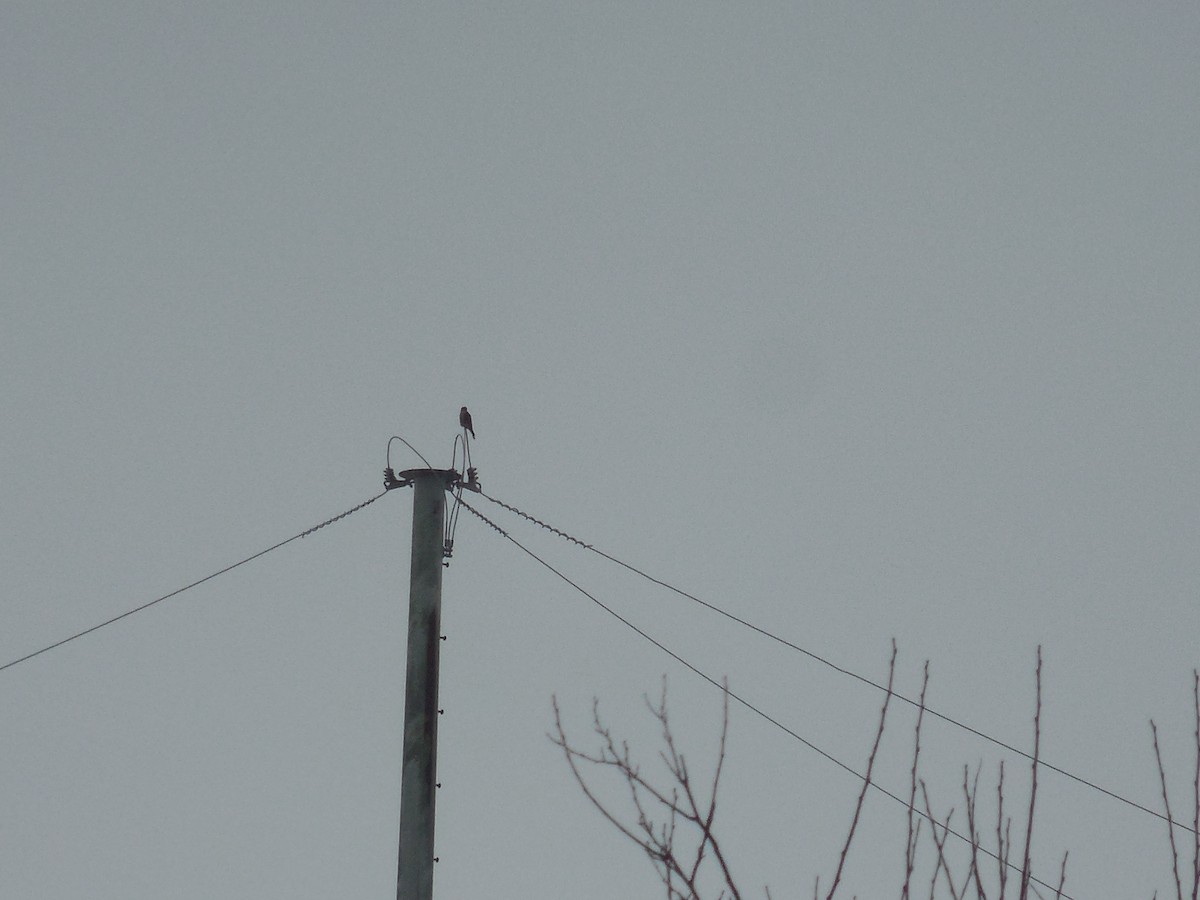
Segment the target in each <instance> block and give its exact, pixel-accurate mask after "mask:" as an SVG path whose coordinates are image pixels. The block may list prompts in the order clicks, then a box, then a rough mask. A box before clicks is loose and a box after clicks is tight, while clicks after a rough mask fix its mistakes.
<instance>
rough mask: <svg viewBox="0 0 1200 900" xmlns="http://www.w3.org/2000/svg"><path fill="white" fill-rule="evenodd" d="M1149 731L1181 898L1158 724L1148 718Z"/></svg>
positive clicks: (1169, 801)
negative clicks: (1151, 737)
mask: <svg viewBox="0 0 1200 900" xmlns="http://www.w3.org/2000/svg"><path fill="white" fill-rule="evenodd" d="M1150 731H1151V733H1152V734H1153V735H1154V759H1155V761H1156V762H1157V763H1158V779H1159V782H1160V783H1161V784H1162V796H1163V807H1164V809H1165V811H1166V814H1167V836H1168V837H1169V838H1170V839H1171V874H1172V875H1173V876H1174V878H1175V897H1176V900H1183V885H1182V884H1180V882H1179V850H1178V848H1176V846H1175V825H1174V820H1173V819H1172V818H1171V800H1170V798H1169V797H1168V796H1167V773H1166V770H1165V769H1164V768H1163V761H1162V752H1161V751H1160V750H1159V749H1158V726H1157V725H1155V724H1154V720H1153V719H1151V720H1150Z"/></svg>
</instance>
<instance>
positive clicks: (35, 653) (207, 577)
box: [0, 438, 419, 672]
mask: <svg viewBox="0 0 1200 900" xmlns="http://www.w3.org/2000/svg"><path fill="white" fill-rule="evenodd" d="M401 440H404V439H403V438H401ZM405 443H407V441H406V442H405ZM418 455H419V454H418ZM386 493H387V491H383V492H382V493H379V494H376V495H375V496H374V497H371V498H369V499H367V500H364V501H363V502H362V503H360V504H358V505H357V506H354V507H351V508H350V509H348V510H346V511H345V512H343V513H339V514H338V515H336V516H333V517H331V518H328V519H326V520H325V521H324V522H322V523H320V524H319V525H314V526H312V527H311V528H308V529H305V530H304V531H301V532H300V533H299V534H294V535H292V536H291V537H290V538H287V539H286V540H282V541H280V542H279V543H278V544H272V545H271V546H270V547H267V548H266V549H265V550H259V551H258V552H257V553H255V554H254V555H253V556H247V557H246V558H245V559H241V560H238V561H237V562H235V563H234V564H233V565H230V566H226V567H225V568H223V569H221V570H219V571H217V572H213V573H212V574H211V575H205V576H204V577H203V578H201V579H199V580H198V581H193V582H192V583H191V584H187V585H184V586H183V587H181V588H178V589H176V590H174V591H171V593H169V594H163V595H162V596H161V597H156V598H155V599H153V600H151V601H150V602H148V603H143V604H142V605H141V606H137V607H134V608H133V609H130V610H127V611H126V612H123V613H121V614H120V615H118V616H113V617H112V618H111V619H106V620H105V621H103V622H101V623H99V624H98V625H93V626H91V627H90V628H85V629H83V630H82V631H77V632H75V633H74V634H72V635H71V636H70V637H65V638H63V639H62V640H60V641H55V642H54V643H53V644H47V645H46V646H45V647H42V648H41V649H40V650H34V651H33V652H32V653H27V654H25V655H24V656H22V657H20V658H18V659H14V660H11V661H9V662H6V663H4V665H0V672H3V671H4V670H5V669H11V668H12V667H13V666H17V665H20V664H21V663H23V662H28V661H29V660H31V659H33V658H34V657H36V656H41V655H42V654H43V653H48V652H49V651H51V650H55V649H57V648H58V647H61V646H63V645H64V644H69V643H70V642H71V641H74V640H77V639H78V638H81V637H83V636H84V635H88V634H91V633H92V632H93V631H99V630H100V629H101V628H104V627H105V626H108V625H112V624H113V623H114V622H119V621H121V620H122V619H125V618H128V617H129V616H132V615H133V614H134V613H139V612H142V611H143V610H146V609H149V608H150V607H152V606H154V605H155V604H158V603H162V602H163V601H164V600H170V599H171V598H172V597H177V596H179V595H180V594H182V593H183V592H184V591H188V590H191V589H192V588H194V587H198V586H199V585H202V584H204V583H205V582H206V581H212V580H213V579H214V578H216V577H217V576H219V575H224V574H225V573H226V572H232V571H233V570H234V569H236V568H237V567H238V566H244V565H245V564H246V563H248V562H251V561H253V560H256V559H258V558H259V557H260V556H266V555H267V554H268V553H270V552H271V551H272V550H278V549H279V548H280V547H283V546H284V545H286V544H290V543H291V542H292V541H295V540H299V539H300V538H303V537H308V536H309V535H310V534H312V533H313V532H314V531H317V530H319V529H321V528H324V527H325V526H326V525H332V524H333V523H334V522H337V521H339V520H340V519H344V518H346V517H347V516H349V515H352V514H353V513H356V512H358V511H359V510H360V509H362V508H363V507H364V506H369V505H370V504H372V503H374V502H375V501H376V500H378V499H379V498H380V497H382V496H383V495H384V494H386Z"/></svg>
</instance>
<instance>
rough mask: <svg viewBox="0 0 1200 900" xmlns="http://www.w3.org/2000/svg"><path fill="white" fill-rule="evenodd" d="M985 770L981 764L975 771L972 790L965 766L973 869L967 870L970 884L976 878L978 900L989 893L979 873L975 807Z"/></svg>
mask: <svg viewBox="0 0 1200 900" xmlns="http://www.w3.org/2000/svg"><path fill="white" fill-rule="evenodd" d="M982 769H983V764H982V763H980V764H979V766H978V767H977V768H976V769H975V780H974V782H972V783H971V786H970V789H968V787H967V778H968V777H969V775H970V770H969V769H968V767H967V766H963V796H964V797H965V798H966V803H967V835H968V836H969V837H970V838H971V868H970V869H968V870H967V882H968V883H969V882H970V880H971V878H972V876H974V878H975V896H976V897H977V898H978V900H987V891H985V890H984V887H983V880H982V877H981V875H980V872H979V829H978V828H977V827H976V825H975V806H976V798H977V797H978V796H979V773H980V771H981V770H982ZM963 891H964V893H965V891H966V885H964V886H963Z"/></svg>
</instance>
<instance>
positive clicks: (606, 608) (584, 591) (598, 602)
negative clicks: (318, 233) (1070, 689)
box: [458, 494, 1074, 900]
mask: <svg viewBox="0 0 1200 900" xmlns="http://www.w3.org/2000/svg"><path fill="white" fill-rule="evenodd" d="M484 496H485V497H486V496H487V495H486V494H485V495H484ZM488 499H491V498H490V497H488ZM458 502H459V504H460V505H461V506H462V507H463V508H464V509H466V510H467V512H469V513H471V514H472V515H474V516H475V517H477V518H478V519H480V520H482V521H483V522H484V524H486V525H487V526H488V527H490V528H491V529H492V530H494V531H496V532H497V533H498V534H499V535H500V536H501V537H503V538H505V539H507V540H508V541H509V542H510V543H512V544H513V545H514V546H516V547H517V548H518V549H520V550H521V551H523V552H524V553H526V554H527V555H528V556H530V557H531V558H532V559H534V560H535V561H536V562H538V563H539V564H541V565H542V566H544V567H545V568H546V569H548V570H550V571H551V572H552V573H554V574H555V575H557V576H558V577H559V578H560V579H562V580H563V581H565V582H566V583H567V584H568V585H570V586H571V587H573V588H574V589H575V590H577V591H578V592H579V593H581V594H583V595H584V596H585V597H587V598H588V599H589V600H591V601H592V602H593V603H594V604H596V605H597V606H598V607H600V608H601V609H602V610H604V611H605V612H606V613H608V614H609V615H610V616H612V617H613V618H614V619H616V620H617V621H618V622H620V623H621V624H623V625H625V626H626V627H627V628H629V629H630V630H631V631H633V632H634V633H635V634H637V635H638V636H640V637H641V638H643V639H645V640H646V641H649V642H650V643H651V644H653V645H654V646H655V647H657V648H658V649H659V650H661V651H662V652H663V653H665V654H667V656H669V657H671V658H672V659H674V660H675V661H676V662H678V663H679V664H680V665H682V666H684V667H685V668H687V669H688V670H689V671H691V672H693V673H694V674H696V675H698V676H699V677H700V678H702V679H703V680H704V681H707V682H708V683H709V684H710V685H712V686H713V687H715V688H717V689H718V690H720V691H722V692H724V693H725V694H727V695H728V696H729V697H730V698H732V699H733V700H735V701H736V702H737V703H739V704H740V705H742V706H743V707H745V708H746V709H747V710H749V711H750V712H752V713H754V714H755V715H757V716H759V717H760V718H762V719H763V720H765V721H766V722H768V723H770V724H771V725H774V726H775V727H776V728H778V729H779V730H780V731H783V732H784V733H785V734H787V735H789V736H790V737H792V738H794V739H795V740H797V741H799V742H800V743H802V744H803V745H804V746H806V747H808V748H809V749H810V750H812V751H814V752H815V753H817V754H819V755H820V756H822V757H824V758H825V759H827V760H828V761H829V762H831V763H833V764H834V765H836V766H838V767H839V768H841V769H844V770H845V771H846V772H849V773H850V774H851V775H853V776H854V777H855V778H857V779H858V780H859V781H863V782H865V783H866V784H867V785H868V786H870V787H872V788H874V789H875V790H877V791H879V792H880V793H881V794H883V795H884V796H886V797H890V798H891V799H892V800H895V801H896V802H897V803H899V804H900V805H901V806H903V807H904V808H905V809H906V810H907V809H911V811H912V813H913V814H914V815H917V816H920V817H921V818H923V819H926V820H927V821H928V822H929V823H930V825H931V826H932V827H933V828H935V829H941V830H942V832H943V833H945V834H950V835H953V836H954V837H956V838H958V839H959V840H961V841H964V842H966V843H968V844H971V845H972V846H973V847H975V848H976V849H977V850H978V851H979V852H981V853H983V854H985V855H987V856H989V857H991V858H992V859H995V860H996V861H997V862H1000V863H1002V864H1004V865H1006V866H1007V867H1008V868H1010V869H1013V870H1014V871H1018V872H1019V871H1020V867H1019V866H1017V865H1016V864H1015V863H1012V862H1008V861H1006V860H1003V859H1001V857H1000V855H999V854H997V853H995V852H993V851H991V850H989V849H987V848H986V847H984V846H982V845H981V844H979V843H978V841H973V840H972V839H971V838H969V837H967V836H966V835H965V834H962V833H960V832H958V831H955V830H954V829H953V828H950V827H949V825H948V823H942V822H939V821H937V819H935V818H934V817H933V816H931V815H930V814H929V813H926V812H922V811H921V810H919V809H917V808H916V807H912V806H911V805H910V804H909V801H907V800H905V799H904V798H902V797H900V796H899V795H898V794H895V793H893V792H892V791H889V790H888V789H887V788H885V787H883V786H882V785H880V784H879V783H878V782H875V781H873V780H871V779H869V778H868V777H867V776H866V775H863V774H862V773H861V772H859V771H858V770H857V769H855V768H854V767H853V766H850V765H847V764H846V763H844V762H842V761H841V760H840V759H838V758H837V757H836V756H834V755H833V754H832V753H829V752H828V751H826V750H823V749H822V748H821V747H819V746H817V745H816V744H815V743H813V742H812V741H810V740H808V738H805V737H804V736H802V735H801V734H799V733H798V732H796V731H794V730H793V729H791V728H789V727H788V726H787V725H785V724H783V723H782V722H780V721H779V720H778V719H776V718H774V717H773V716H771V715H770V714H769V713H767V712H766V711H764V710H763V709H761V708H760V707H758V706H756V705H755V704H753V703H751V702H750V701H749V700H747V699H746V698H744V697H742V696H741V695H740V694H738V693H736V692H734V691H732V690H730V689H729V687H728V685H725V684H722V683H721V682H720V681H718V680H717V679H715V678H713V677H712V676H711V675H709V674H708V673H707V672H704V671H703V670H701V669H700V668H698V667H697V666H695V665H694V664H692V663H691V662H689V661H688V660H686V659H684V658H683V657H682V656H680V655H679V654H678V653H676V652H675V651H674V650H672V649H671V648H669V647H668V646H666V645H665V644H664V643H662V642H661V641H659V640H658V639H657V638H655V637H653V636H652V635H651V634H649V633H648V632H646V631H644V630H643V629H642V628H640V627H639V626H638V625H636V624H634V623H633V622H632V621H630V620H629V619H627V618H626V617H625V616H623V615H621V614H620V613H619V612H617V611H616V610H615V609H613V608H612V607H611V606H609V605H608V604H606V603H605V602H604V601H602V600H600V599H599V598H598V597H597V596H596V595H595V594H593V593H591V592H590V591H588V590H587V589H586V588H584V587H583V586H581V585H580V584H579V583H578V582H576V581H574V580H572V579H571V578H570V577H568V576H567V575H565V574H564V573H563V572H562V571H561V570H559V569H557V568H555V567H554V566H553V565H551V564H550V563H548V562H546V561H545V560H544V559H542V558H541V557H540V556H538V555H537V554H536V553H534V552H533V551H532V550H530V549H529V548H528V547H526V546H525V545H524V544H522V543H521V542H520V541H518V540H517V539H516V538H514V537H513V536H512V535H511V534H509V533H508V532H507V531H505V530H504V529H503V528H502V527H500V526H499V525H497V524H496V523H495V522H493V521H492V520H491V519H489V518H488V517H487V516H485V515H484V514H483V513H481V512H479V510H477V509H475V508H474V507H473V506H471V505H470V504H469V503H467V502H466V501H465V500H461V499H460V500H459V501H458ZM493 502H498V501H493ZM545 527H547V528H549V527H550V526H545ZM551 530H556V529H551ZM564 536H566V535H564ZM572 540H573V539H572ZM576 543H580V542H579V541H576ZM584 546H586V545H584ZM890 693H891V696H899V695H898V694H896V693H895V692H894V691H893V692H890ZM1029 880H1030V881H1033V882H1036V883H1037V884H1039V885H1041V886H1042V887H1045V888H1047V889H1049V890H1052V891H1055V890H1056V891H1057V894H1056V896H1058V897H1061V898H1063V900H1074V898H1073V897H1071V896H1070V895H1069V894H1066V893H1064V892H1063V891H1062V890H1061V889H1060V888H1055V886H1054V885H1051V884H1048V883H1047V882H1045V881H1042V880H1041V879H1040V878H1037V877H1036V876H1034V875H1030V876H1029Z"/></svg>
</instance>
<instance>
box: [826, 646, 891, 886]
mask: <svg viewBox="0 0 1200 900" xmlns="http://www.w3.org/2000/svg"><path fill="white" fill-rule="evenodd" d="M895 675H896V640H895V638H893V639H892V659H891V662H890V663H889V664H888V682H887V695H886V696H885V697H884V698H883V709H881V710H880V712H879V727H878V728H877V729H876V731H875V743H874V744H873V745H872V746H871V755H870V757H869V758H868V759H867V773H866V776H865V777H864V778H863V786H862V790H861V791H859V792H858V802H857V803H855V804H854V818H852V819H851V820H850V830H849V832H847V834H846V843H845V845H844V846H843V847H842V855H841V856H840V857H839V858H838V865H837V871H836V872H834V874H833V884H832V885H831V886H830V888H829V893H828V894H826V895H825V900H833V895H834V894H835V893H836V892H837V888H838V883H839V882H840V881H841V880H842V870H843V869H844V868H845V865H846V857H847V856H848V855H849V853H850V844H851V842H853V840H854V832H855V831H856V830H857V828H858V817H859V816H860V815H861V814H862V808H863V801H864V800H865V799H866V796H867V791H868V790H869V789H870V787H871V770H872V769H873V768H874V766H875V754H876V753H878V752H879V742H880V741H881V740H883V729H884V724H885V722H886V721H887V711H888V706H889V704H890V703H891V702H892V679H893V678H894V677H895Z"/></svg>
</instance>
